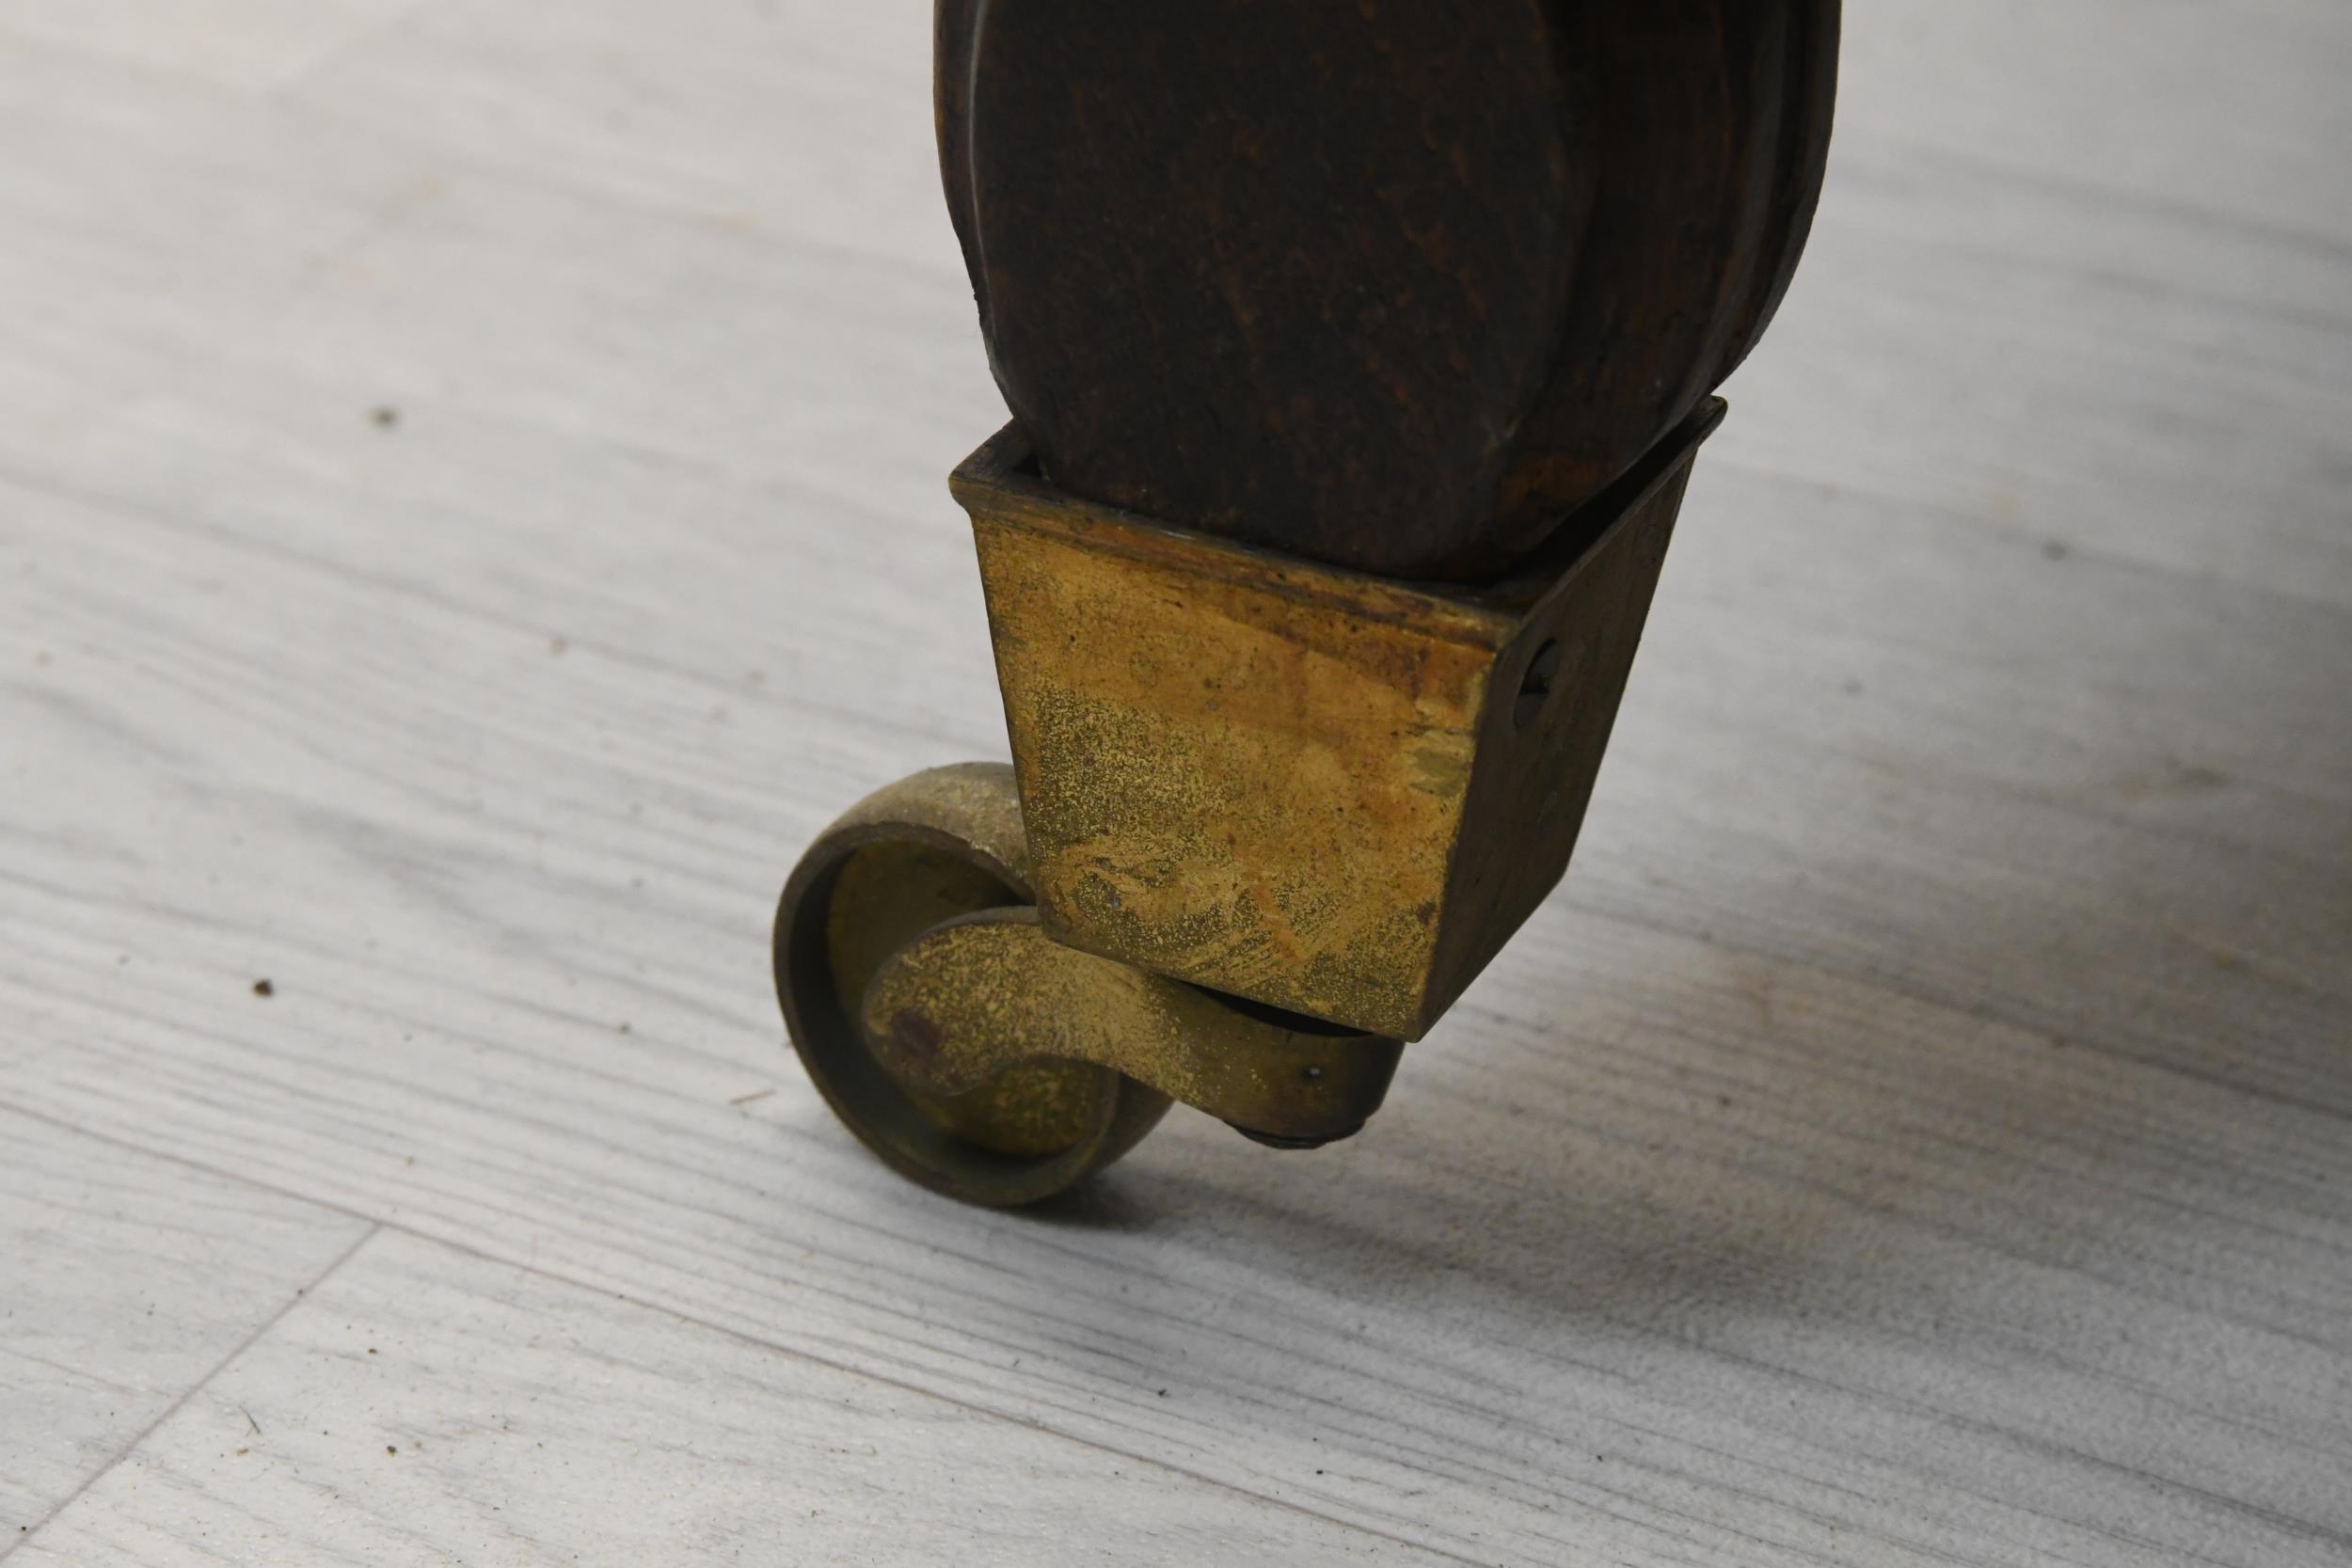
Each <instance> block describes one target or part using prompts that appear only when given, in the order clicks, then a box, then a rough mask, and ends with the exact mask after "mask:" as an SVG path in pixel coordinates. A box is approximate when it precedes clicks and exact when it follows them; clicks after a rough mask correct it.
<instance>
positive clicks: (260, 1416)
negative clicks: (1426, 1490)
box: [20, 1234, 1441, 1568]
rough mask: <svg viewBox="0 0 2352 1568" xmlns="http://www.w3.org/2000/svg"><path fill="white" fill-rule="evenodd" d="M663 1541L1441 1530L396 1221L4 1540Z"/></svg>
mask: <svg viewBox="0 0 2352 1568" xmlns="http://www.w3.org/2000/svg"><path fill="white" fill-rule="evenodd" d="M257 1426H258V1430H256V1428H257ZM1078 1519H1083V1520H1085V1521H1086V1523H1085V1527H1084V1528H1081V1529H1073V1528H1072V1522H1073V1520H1078ZM20 1560H21V1561H22V1562H24V1563H25V1564H27V1565H28V1568H31V1565H40V1564H47V1563H78V1562H99V1561H104V1562H110V1563H126V1564H128V1563H138V1564H151V1565H156V1568H165V1565H169V1564H182V1563H186V1564H199V1563H213V1562H220V1561H232V1562H276V1561H302V1562H307V1563H320V1564H328V1563H355V1564H362V1563H364V1564H375V1563H384V1562H394V1561H397V1562H417V1563H424V1562H445V1563H462V1562H492V1561H495V1562H501V1563H574V1562H611V1563H622V1562H648V1561H677V1560H695V1561H711V1562H730V1561H752V1562H757V1561H771V1562H773V1561H787V1562H803V1563H832V1562H945V1561H954V1562H959V1563H967V1562H968V1563H978V1564H1007V1565H1013V1564H1021V1565H1026V1564H1046V1565H1054V1564H1061V1563H1077V1562H1133V1563H1169V1564H1191V1563H1199V1562H1202V1561H1241V1560H1248V1561H1280V1562H1298V1563H1343V1562H1348V1563H1353V1562H1364V1563H1431V1562H1437V1561H1440V1560H1441V1559H1438V1558H1436V1557H1432V1556H1430V1555H1429V1554H1426V1553H1422V1552H1417V1551H1414V1550H1412V1549H1411V1548H1409V1547H1406V1546H1405V1545H1403V1544H1400V1543H1397V1542H1394V1541H1391V1540H1385V1539H1383V1538H1381V1537H1379V1536H1378V1535H1376V1534H1372V1533H1368V1532H1366V1531H1363V1530H1360V1529H1353V1528H1346V1527H1344V1526H1341V1525H1338V1524H1336V1523H1334V1522H1333V1521H1331V1520H1328V1519H1325V1518H1320V1517H1317V1516H1315V1515H1314V1514H1312V1513H1309V1512H1306V1511H1302V1510H1299V1509H1295V1508H1284V1507H1279V1506H1276V1505H1273V1504H1269V1503H1265V1502H1263V1501H1261V1500H1259V1499H1256V1498H1252V1497H1239V1496H1236V1495H1234V1494H1232V1493H1231V1492H1228V1491H1226V1490H1224V1489H1223V1488H1220V1487H1217V1486H1215V1485H1212V1484H1210V1483H1208V1482H1205V1481H1200V1480H1198V1479H1196V1478H1194V1477H1191V1476H1187V1475H1184V1474H1182V1473H1180V1472H1176V1471H1172V1470H1169V1469H1168V1468H1167V1467H1165V1466H1163V1465H1153V1464H1151V1463H1149V1462H1146V1461H1139V1460H1137V1459H1136V1458H1135V1457H1134V1456H1132V1455H1121V1454H1119V1453H1115V1452H1109V1451H1106V1450H1104V1449H1098V1448H1092V1447H1089V1446H1087V1445H1084V1444H1078V1443H1073V1442H1070V1441H1068V1440H1066V1439H1063V1438H1059V1437H1057V1436H1054V1435H1053V1434H1051V1433H1045V1432H1041V1431H1039V1430H1037V1429H1035V1428H1033V1427H1027V1426H1023V1425H1017V1424H1012V1423H1008V1422H1005V1421H1003V1420H999V1419H996V1418H993V1417H991V1416H989V1415H987V1414H985V1413H982V1412H977V1411H974V1410H970V1409H967V1408H963V1407H960V1406H958V1405H956V1404H954V1403H952V1402H948V1401H946V1400H943V1399H939V1398H937V1397H935V1396H932V1395H930V1394H927V1393H924V1392H922V1391H920V1390H917V1389H912V1388H908V1387H905V1386H890V1385H886V1384H880V1383H876V1382H874V1381H873V1380H871V1379H868V1378H863V1377H859V1376H855V1375H853V1374H851V1373H849V1372H845V1371H843V1370H839V1369H837V1368H834V1367H831V1366H827V1365H825V1364H824V1363H823V1362H821V1361H818V1360H816V1359H812V1358H811V1357H809V1356H807V1355H804V1354H797V1353H795V1352H792V1351H790V1350H787V1349H782V1348H778V1347H775V1346H771V1345H767V1344H760V1343H755V1342H752V1341H749V1340H746V1339H744V1338H740V1337H738V1336H734V1335H729V1334H726V1333H723V1332H721V1331H719V1330H717V1329H712V1328H707V1327H704V1326H701V1325H699V1324H694V1323H683V1322H680V1321H679V1320H678V1319H676V1318H675V1317H673V1316H671V1315H669V1314H667V1313H662V1312H656V1311H649V1310H647V1309H645V1308H644V1307H632V1306H629V1305H628V1304H626V1303H622V1302H617V1301H615V1300H613V1299H612V1297H611V1296H610V1295H608V1294H606V1293H604V1292H602V1291H589V1290H582V1289H580V1288H579V1287H576V1286H570V1285H565V1284H562V1283H559V1282H557V1281H554V1280H550V1279H548V1277H546V1276H545V1275H537V1274H533V1273H531V1272H529V1271H527V1270H524V1269H520V1268H516V1267H515V1266H513V1265H511V1264H505V1263H499V1262H492V1261H487V1260H485V1259H478V1258H470V1257H467V1256H465V1255H462V1254H457V1253H453V1252H451V1251H450V1250H448V1249H447V1248H445V1247H440V1246H437V1245H435V1244H433V1243H426V1242H421V1241H419V1240H417V1239H415V1238H413V1237H405V1236H399V1235H394V1234H388V1235H385V1236H382V1237H380V1238H379V1239H377V1240H376V1241H375V1242H374V1243H371V1244H370V1245H368V1246H367V1247H365V1248H364V1249H363V1250H362V1251H361V1253H360V1255H359V1256H358V1258H356V1259H354V1260H353V1262H352V1264H351V1265H350V1266H349V1267H348V1268H346V1269H343V1270H342V1271H340V1272H338V1273H337V1274H336V1275H335V1276H334V1277H333V1278H331V1279H329V1280H327V1281H326V1283H325V1284H324V1285H323V1286H322V1287H321V1288H320V1289H318V1290H317V1291H313V1292H312V1293H311V1294H310V1297H309V1298H307V1299H306V1300H305V1301H304V1302H303V1304H302V1305H301V1307H298V1308H297V1309H295V1310H294V1311H293V1312H290V1313H288V1314H287V1315H286V1316H285V1317H284V1318H283V1319H282V1320H280V1321H279V1322H278V1323H277V1324H276V1325H275V1326H274V1327H273V1328H272V1329H271V1331H270V1332H269V1333H268V1334H267V1335H266V1336H265V1337H264V1338H262V1339H261V1340H260V1341H258V1342H257V1343H256V1344H254V1345H253V1346H252V1347H251V1348H250V1349H248V1350H247V1351H246V1353H245V1354H242V1355H240V1356H238V1357H237V1359H236V1360H235V1361H233V1362H232V1363H231V1364H230V1366H229V1367H227V1368H226V1369H224V1370H222V1372H221V1374H220V1375H219V1376H218V1377H216V1378H215V1379H214V1380H213V1381H212V1382H211V1383H210V1384H208V1385H207V1386H205V1387H204V1388H203V1389H202V1390H201V1391H200V1392H199V1393H198V1394H197V1396H196V1397H195V1398H193V1399H191V1400H190V1401H189V1402H187V1403H186V1404H185V1405H184V1406H183V1407H182V1408H181V1409H180V1410H178V1411H176V1412H175V1413H174V1414H173V1415H172V1417H171V1418H170V1419H169V1420H167V1421H166V1422H164V1423H163V1424H162V1426H160V1427H159V1428H158V1429H157V1430H156V1431H155V1433H153V1434H152V1436H151V1437H150V1438H149V1440H148V1441H147V1442H145V1443H143V1444H142V1445H141V1446H140V1448H139V1449H138V1451H137V1452H136V1453H135V1455H134V1456H132V1458H131V1459H129V1460H128V1461H127V1462H126V1463H124V1464H123V1465H120V1466H119V1467H118V1468H116V1469H115V1470H113V1471H111V1472H109V1473H108V1475H107V1476H106V1477H105V1479H104V1480H103V1481H101V1482H100V1483H99V1484H98V1485H97V1486H95V1487H93V1488H92V1489H91V1490H90V1491H89V1492H88V1493H87V1494H85V1495H84V1496H83V1497H81V1498H79V1499H77V1500H76V1502H75V1503H74V1505H73V1506H72V1507H71V1508H69V1509H68V1510H67V1511H66V1512H65V1513H64V1514H63V1515H62V1516H60V1517H59V1518H58V1519H57V1520H56V1522H55V1523H54V1524H53V1525H52V1526H51V1527H50V1528H47V1529H45V1530H43V1531H42V1532H41V1534H40V1537H39V1538H38V1539H36V1540H34V1541H33V1542H31V1543H30V1544H28V1545H27V1547H26V1549H25V1550H24V1553H23V1554H22V1556H21V1558H20Z"/></svg>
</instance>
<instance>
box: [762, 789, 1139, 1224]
mask: <svg viewBox="0 0 2352 1568" xmlns="http://www.w3.org/2000/svg"><path fill="white" fill-rule="evenodd" d="M1026 862H1027V856H1026V852H1025V847H1024V845H1023V839H1022V832H1021V817H1020V808H1019V804H1018V802H1017V800H1016V799H1015V797H1014V794H1013V783H1012V774H1011V770H1010V769H1009V768H1006V767H1004V766H1003V765H1002V764H992V763H967V764H962V765H960V766H957V767H952V768H933V769H931V770H930V771H929V772H925V773H917V774H915V775H914V776H913V777H912V778H909V779H905V780H901V781H900V782H899V783H898V784H892V785H890V786H888V787H887V788H884V789H882V790H880V791H877V792H876V793H875V794H873V795H870V796H868V797H867V798H866V800H862V801H860V802H859V803H858V804H857V805H855V806H853V807H851V808H850V810H849V811H848V812H847V813H845V814H844V815H843V816H842V817H841V818H840V819H839V820H838V821H836V822H835V823H834V825H833V826H832V827H831V828H829V829H828V830H826V832H824V833H823V834H821V835H819V837H818V840H817V842H816V843H815V844H813V845H811V846H810V847H809V849H808V852H807V853H806V854H804V855H803V857H802V858H801V863H800V864H799V865H798V866H796V867H795V868H794V870H793V873H792V878H791V880H790V881H788V882H787V884H786V886H785V891H784V898H783V901H782V903H781V905H780V906H779V908H778V910H777V914H776V932H775V971H776V991H777V995H778V997H779V999H780V1000H781V1001H782V1003H783V1005H784V1013H785V1021H786V1023H787V1027H788V1028H789V1029H790V1031H791V1035H792V1040H793V1044H794V1046H795V1047H796V1048H797V1049H798V1050H799V1052H800V1054H801V1058H802V1060H803V1063H804V1064H806V1066H807V1069H808V1073H809V1076H810V1078H812V1079H813V1080H814V1081H815V1082H816V1084H817V1086H818V1090H819V1091H820V1092H822V1093H823V1095H824V1097H825V1099H826V1101H827V1102H828V1103H830V1104H831V1105H832V1106H833V1108H834V1112H835V1114H837V1115H838V1116H839V1117H841V1119H842V1120H843V1121H844V1122H846V1123H848V1124H849V1126H850V1129H851V1130H852V1131H853V1132H856V1133H857V1135H858V1136H859V1137H860V1138H861V1139H862V1140H864V1141H865V1143H866V1145H867V1147H869V1148H872V1149H873V1150H874V1151H875V1152H876V1153H877V1154H879V1155H881V1156H882V1159H883V1160H884V1161H885V1162H887V1163H888V1164H890V1165H891V1166H893V1167H894V1168H895V1169H897V1170H898V1171H899V1172H900V1173H901V1174H903V1175H906V1176H908V1177H911V1178H913V1179H914V1180H917V1181H920V1182H922V1183H923V1184H925V1185H926V1186H930V1187H933V1188H936V1189H938V1190H939V1191H942V1192H945V1193H947V1194H949V1195H950V1196H956V1197H960V1198H963V1199H965V1200H966V1201H969V1202H974V1203H984V1204H991V1205H1006V1204H1020V1203H1030V1202H1034V1201H1036V1200H1038V1199H1040V1198H1042V1197H1046V1196H1051V1195H1052V1194H1054V1193H1057V1192H1059V1191H1061V1190H1062V1189H1063V1188H1065V1187H1068V1186H1070V1185H1072V1184H1073V1182H1076V1181H1079V1180H1083V1179H1085V1178H1086V1177H1087V1176H1089V1174H1091V1173H1092V1172H1094V1171H1097V1170H1100V1169H1101V1168H1102V1167H1103V1166H1104V1165H1106V1164H1110V1163H1111V1162H1112V1161H1113V1160H1116V1159H1118V1158H1119V1157H1120V1155H1121V1154H1123V1153H1125V1152H1126V1151H1127V1150H1128V1149H1130V1148H1134V1147H1135V1145H1136V1142H1137V1141H1138V1140H1140V1139H1141V1138H1142V1137H1143V1135H1144V1134H1145V1133H1146V1132H1150V1131H1151V1130H1152V1126H1153V1124H1154V1123H1156V1122H1157V1121H1158V1120H1159V1118H1160V1117H1161V1115H1162V1114H1163V1113H1164V1112H1165V1111H1166V1110H1167V1109H1168V1097H1167V1096H1166V1095H1164V1094H1161V1093H1159V1092H1157V1091H1155V1090H1153V1089H1151V1088H1147V1087H1145V1086H1144V1085H1141V1084H1138V1083H1136V1082H1134V1081H1132V1080H1131V1079H1128V1078H1126V1077H1123V1076H1121V1075H1120V1073H1119V1072H1117V1071H1115V1070H1112V1069H1109V1068H1106V1067H1102V1066H1095V1065H1091V1064H1089V1063H1088V1062H1086V1061H1081V1060H1048V1059H1042V1058H1043V1057H1044V1056H1045V1055H1046V1053H1028V1054H1027V1055H1026V1056H1025V1057H1024V1058H1023V1059H1020V1060H1017V1061H1015V1060H1006V1061H1004V1062H1002V1063H1000V1064H999V1065H1000V1066H1002V1067H1003V1068H1004V1069H1005V1070H1003V1071H1000V1072H996V1073H993V1074H981V1075H966V1077H964V1078H963V1079H962V1080H961V1081H959V1082H957V1083H954V1084H951V1085H943V1084H939V1083H936V1082H934V1081H932V1080H931V1079H930V1078H928V1077H927V1076H926V1075H925V1074H924V1073H922V1072H920V1071H913V1072H903V1071H899V1070H896V1063H897V1061H898V1058H893V1057H890V1056H887V1055H884V1054H881V1053H877V1052H876V1051H875V1050H874V1049H873V1042H872V1041H871V1040H869V1039H868V1037H866V1035H865V1034H864V1033H863V1031H862V1030H861V1028H860V1026H859V1023H858V1019H857V1015H858V1010H859V1007H860V1006H861V1003H862V1000H863V998H864V997H865V996H866V992H867V990H868V989H869V987H870V986H871V983H872V981H873V978H874V976H875V975H876V974H878V973H880V972H883V971H885V970H886V969H887V968H888V967H889V965H890V964H891V962H892V960H893V955H895V954H896V953H898V951H899V949H901V948H902V947H905V946H906V945H907V944H909V943H911V942H917V941H918V939H920V938H921V937H922V936H923V935H924V933H925V932H926V931H929V930H930V929H931V928H932V927H937V926H939V925H941V924H942V923H943V922H949V921H952V920H954V919H956V918H958V917H960V916H966V915H969V914H971V913H972V912H973V911H986V910H997V909H1025V907H1026V905H1027V902H1028V895H1027V864H1026Z"/></svg>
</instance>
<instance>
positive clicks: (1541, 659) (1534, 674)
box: [1511, 637, 1560, 729]
mask: <svg viewBox="0 0 2352 1568" xmlns="http://www.w3.org/2000/svg"><path fill="white" fill-rule="evenodd" d="M1559 675H1560V640H1559V639H1558V638H1556V637H1555V638H1552V639H1551V640H1549V641H1547V642H1546V643H1545V644H1544V645H1543V646H1542V647H1540V648H1538V649H1536V650H1535V657H1534V658H1531V659H1529V660H1528V661H1527V673H1526V674H1524V675H1522V676H1520V677H1519V696H1518V702H1517V703H1515V704H1513V705H1512V707H1511V722H1512V723H1513V724H1515V725H1517V726H1518V728H1520V729H1525V728H1526V727H1527V726H1528V725H1530V724H1532V723H1534V721H1535V716H1536V715H1537V714H1539V713H1541V712H1543V711H1544V704H1545V703H1546V702H1547V701H1549V698H1550V696H1551V686H1552V682H1553V681H1555V680H1557V679H1558V678H1559Z"/></svg>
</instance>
